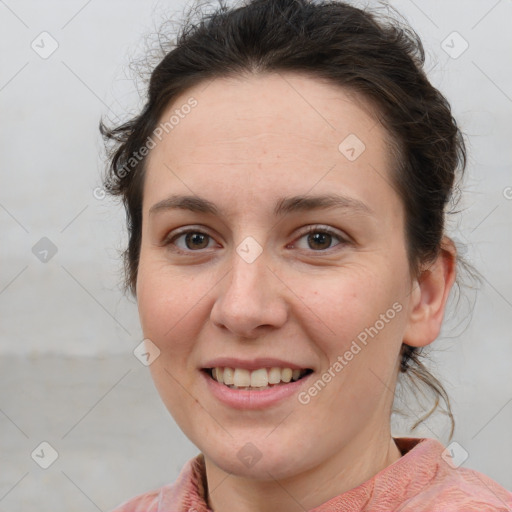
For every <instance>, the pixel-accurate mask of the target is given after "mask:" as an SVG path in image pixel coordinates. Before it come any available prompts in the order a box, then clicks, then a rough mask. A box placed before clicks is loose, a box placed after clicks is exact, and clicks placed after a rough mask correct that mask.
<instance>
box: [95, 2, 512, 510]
mask: <svg viewBox="0 0 512 512" xmlns="http://www.w3.org/2000/svg"><path fill="white" fill-rule="evenodd" d="M423 58H424V55H423V49H422V46H421V42H420V41H419V39H418V38H417V36H416V35H415V33H414V32H413V31H412V30H411V29H408V28H407V27H403V26H401V25H400V24H399V23H398V22H396V21H393V20H384V19H378V18H376V17H375V16H374V15H371V14H370V13H368V12H364V11H362V10H359V9H357V8H354V7H352V6H350V5H347V4H344V3H341V2H314V3H312V2H309V1H307V0H255V1H252V2H250V3H247V4H245V5H244V6H243V7H240V8H231V9H228V8H225V7H221V8H220V9H219V10H218V11H217V12H215V13H213V14H211V15H210V16H205V17H204V18H203V20H202V22H201V23H199V24H198V25H193V26H186V27H184V29H183V30H182V33H181V34H180V37H179V39H178V42H177V45H176V47H175V48H173V49H172V50H170V51H169V52H168V53H167V54H166V55H165V57H164V58H163V59H162V61H161V62H160V63H159V64H158V66H157V67H156V68H155V70H154V71H153V73H152V76H151V80H150V84H149V91H148V99H147V103H146V105H145V107H144V109H143V111H142V112H141V113H140V115H138V116H137V117H135V118H134V119H133V120H132V121H130V122H128V123H126V124H124V125H122V126H119V127H117V128H113V129H108V128H106V127H105V126H103V125H102V127H101V129H102V133H103V134H104V136H105V138H106V140H107V142H108V141H110V142H113V143H114V147H113V148H112V154H111V162H110V167H109V172H108V174H107V176H106V177H105V184H106V186H107V188H108V189H109V191H110V192H111V193H112V194H114V195H118V196H120V197H121V198H122V199H123V201H124V204H125V207H126V212H127V219H128V227H129V235H130V238H129V246H128V249H127V251H126V260H125V264H126V278H127V287H128V288H129V289H130V290H131V291H132V293H133V294H134V296H136V298H137V302H138V308H139V313H140V320H141V325H142V329H143V332H144V336H145V338H146V340H145V344H146V357H147V359H148V362H149V363H150V370H151V373H152V377H153V379H154V382H155V385H156V387H157V389H158V391H159V393H160V395H161V397H162V400H163V401H164V403H165V405H166V407H167V408H168V410H169V411H170V413H171V414H172V416H173V417H174V419H175V420H176V422H177V423H178V425H179V426H180V428H181V429H182V430H183V432H184V433H185V434H186V435H187V436H188V438H189V439H190V440H191V441H192V442H193V443H194V444H195V445H196V446H197V447H198V448H199V450H200V452H201V453H200V454H199V455H198V456H197V457H196V458H194V459H193V460H191V461H189V462H188V463H187V464H186V465H185V467H184V468H183V469H182V471H181V474H180V476H179V478H178V480H177V482H175V483H173V484H169V485H167V486H165V487H162V488H161V489H157V490H154V491H150V492H148V493H146V494H144V495H141V496H137V497H135V498H132V499H130V500H128V501H127V502H125V503H124V504H122V505H120V506H119V508H117V509H116V511H118V512H121V511H131V512H133V511H160V512H163V511H164V510H165V511H173V512H178V511H179V512H181V511H201V512H202V511H207V510H210V511H215V512H224V511H227V510H236V511H263V510H265V511H266V510H279V511H281V512H282V511H299V510H314V511H316V512H320V511H328V510H329V511H330V510H337V511H340V510H343V511H345V510H347V511H349V510H350V511H357V510H368V511H369V510H371V511H384V510H404V511H413V510H414V511H418V510H425V511H426V510H443V511H447V510H464V511H469V510H511V508H512V493H510V492H509V491H507V490H505V489H504V488H503V487H501V486H500V485H499V484H497V483H496V482H494V481H492V480H491V479H490V478H488V477H486V476H485V475H483V474H480V473H478V472H476V471H473V470H469V469H464V468H462V467H457V466H458V464H456V463H455V462H454V460H453V458H454V454H452V453H451V452H450V451H448V452H447V450H445V447H444V446H443V445H442V444H441V443H440V442H439V441H437V440H435V439H430V438H393V437H392V436H391V433H390V414H391V407H392V403H393V398H394V391H395V387H396V383H397V379H398V376H399V373H400V372H402V373H407V372H414V373H415V374H416V375H419V376H421V377H423V378H424V380H427V382H428V384H429V385H430V387H431V389H433V390H434V391H436V392H437V393H439V394H440V395H441V397H445V394H444V390H443V388H442V386H441V385H440V384H439V383H438V382H437V381H436V380H435V379H434V378H433V377H432V376H431V375H430V374H428V372H427V371H426V369H425V368H424V367H423V366H422V365H421V361H420V359H419V357H418V356H419V351H420V349H421V347H425V346H427V345H429V344H430V343H432V342H433V341H434V340H435V339H436V337H437V336H438V335H439V332H440V329H441V325H442V321H443V315H444V312H445V305H446V301H447V298H448V295H449V293H450V290H451V288H452V285H453V284H454V282H455V278H456V264H457V254H456V249H455V246H454V244H453V242H452V241H451V240H450V239H449V238H448V237H447V236H445V234H444V214H445V208H446V206H447V204H448V202H449V199H450V197H451V194H452V192H453V189H454V185H455V183H456V180H457V178H458V177H460V176H458V174H459V175H460V174H461V173H462V171H463V169H464V166H465V148H464V143H463V140H462V136H461V133H460V131H459V129H458V127H457V125H456V122H455V121H454V119H453V118H452V116H451V113H450V108H449V105H448V103H447V101H446V100H445V98H444V97H443V96H442V95H441V93H440V92H439V91H437V90H436V89H435V88H434V87H433V86H432V85H431V84H430V83H429V81H428V80H427V78H426V76H425V74H424V72H423V70H422V64H423ZM446 400H447V398H446ZM447 404H448V409H449V401H448V400H447ZM452 431H453V429H452Z"/></svg>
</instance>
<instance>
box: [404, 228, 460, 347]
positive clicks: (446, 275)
mask: <svg viewBox="0 0 512 512" xmlns="http://www.w3.org/2000/svg"><path fill="white" fill-rule="evenodd" d="M456 259H457V250H456V248H455V244H454V243H453V242H452V241H451V240H450V239H449V238H448V237H444V238H443V241H442V243H441V250H440V251H439V255H438V256H437V258H436V260H435V261H434V262H433V263H431V264H430V265H429V266H428V267H427V268H425V269H424V270H423V271H422V272H421V274H420V276H419V278H418V279H417V280H415V281H414V282H413V289H412V291H411V295H410V308H409V318H408V324H407V328H406V331H405V334H404V338H403V343H405V344H407V345H410V346H413V347H423V346H425V345H428V344H429V343H432V342H433V341H434V340H435V339H436V338H437V337H438V335H439V332H440V331H441V325H442V321H443V317H444V312H445V307H446V302H447V300H448V295H449V293H450V290H451V288H452V286H453V283H454V282H455V276H456Z"/></svg>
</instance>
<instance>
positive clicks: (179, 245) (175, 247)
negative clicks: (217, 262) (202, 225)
mask: <svg viewBox="0 0 512 512" xmlns="http://www.w3.org/2000/svg"><path fill="white" fill-rule="evenodd" d="M211 242H213V238H212V237H211V236H210V235H208V234H206V233H203V232H202V231H198V230H193V229H189V230H187V231H182V232H181V233H178V234H175V235H174V236H170V237H169V238H168V239H167V240H166V241H165V242H164V245H165V246H169V247H170V249H171V250H172V251H174V252H178V253H191V252H198V251H200V250H201V249H208V248H210V247H212V246H211V245H210V243H211Z"/></svg>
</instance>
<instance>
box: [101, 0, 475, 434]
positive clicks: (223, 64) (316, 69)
mask: <svg viewBox="0 0 512 512" xmlns="http://www.w3.org/2000/svg"><path fill="white" fill-rule="evenodd" d="M163 50H164V55H163V58H162V59H161V61H160V62H159V63H158V65H157V66H156V67H155V69H154V70H153V72H152V73H151V77H150V82H149V88H148V93H147V100H146V103H145V106H144V108H143V109H142V111H141V112H140V114H139V115H137V116H135V117H134V118H132V119H131V120H129V121H128V122H126V123H124V124H122V125H120V126H117V127H114V128H107V127H106V126H105V124H104V123H103V122H101V123H100V131H101V133H102V135H103V137H104V140H105V144H106V147H107V150H108V151H109V156H110V161H109V167H108V169H107V173H106V176H105V178H104V184H105V188H106V189H107V191H108V192H109V193H110V194H112V195H115V196H120V197H121V198H122V200H123V203H124V206H125V210H126V216H127V224H128V234H129V242H128V248H127V249H126V251H125V252H124V269H125V291H126V290H128V289H129V290H130V291H131V292H132V294H133V295H135V294H136V280H137V270H138V262H139V253H140V245H141V227H142V189H143V180H144V174H145V169H144V166H145V161H146V158H145V157H140V150H141V148H142V147H143V146H144V145H145V144H146V141H147V139H148V137H150V136H151V135H152V133H153V132H154V130H155V129H156V128H157V126H158V123H159V121H160V118H161V116H162V114H163V111H164V109H166V108H167V107H168V106H169V105H170V104H171V103H172V101H173V99H174V98H176V97H177V96H178V95H179V94H181V93H183V92H184V91H186V90H187V89H189V88H190V87H192V86H195V85H197V84H199V83H201V82H203V81H206V80H210V79H214V78H216V77H228V76H236V75H242V74H246V73H263V72H280V71H283V72H286V71H289V72H300V73H308V74H309V75H310V76H312V77H313V78H315V77H316V78H319V79H327V80H328V81H330V82H331V83H334V84H336V85H339V86H340V87H343V88H345V89H347V88H348V89H350V90H352V91H354V92H356V93H357V94H360V95H361V96H362V97H363V98H365V99H366V100H367V101H369V102H370V103H371V104H372V106H374V107H376V110H377V115H378V116H379V118H380V121H381V122H382V124H383V125H384V126H385V127H386V128H387V131H388V133H389V134H390V136H391V139H392V140H393V141H394V145H395V146H396V147H395V150H394V152H393V155H394V159H395V162H396V166H395V172H394V173H393V176H392V180H393V186H394V187H395V189H396V191H397V193H398V194H399V196H400V198H401V200H402V201H403V204H404V207H405V229H406V233H405V237H406V241H407V248H408V257H409V262H410V266H411V271H412V272H413V273H415V274H417V275H419V273H420V271H421V267H422V266H423V265H425V264H428V263H430V262H432V261H434V259H435V258H436V256H437V255H438V254H439V251H440V250H441V244H442V237H443V234H444V218H445V210H446V206H447V204H448V203H449V202H450V199H451V198H452V192H453V190H454V186H455V183H456V178H457V174H459V177H461V176H462V174H463V171H464V168H465V165H466V152H465V145H464V141H463V137H462V134H461V132H460V130H459V128H458V126H457V123H456V122H455V120H454V118H453V117H452V115H451V110H450V106H449V104H448V102H447V100H446V99H445V97H444V96H443V95H442V94H441V93H440V92H439V91H438V90H437V89H436V88H435V87H433V86H432V85H431V83H430V82H429V80H428V79H427V77H426V75H425V73H424V71H423V65H424V61H425V54H424V49H423V45H422V43H421V40H420V39H419V37H418V35H417V34H416V33H415V32H414V31H413V30H412V29H411V28H410V27H408V26H407V25H406V24H405V23H403V22H400V21H398V20H397V19H395V18H391V17H389V16H377V15H376V14H374V13H372V12H370V11H369V10H362V9H359V8H356V7H354V6H351V5H349V4H347V3H344V2H341V1H332V0H318V1H317V0H252V1H247V2H246V3H245V4H244V5H242V6H240V7H227V6H226V5H225V4H224V3H223V0H219V7H218V9H216V10H214V11H213V12H211V13H210V14H203V15H202V17H201V18H200V19H199V21H198V22H197V23H194V21H193V17H191V16H190V13H189V15H188V16H187V17H186V20H185V22H184V23H183V24H182V26H181V30H180V33H179V34H178V35H177V37H176V42H175V43H173V44H171V45H169V47H168V48H163ZM135 156H137V158H134V157H135ZM420 354H421V349H418V348H416V347H411V346H407V345H405V344H404V345H403V347H402V355H401V357H402V359H401V366H400V371H401V372H403V373H407V374H408V375H409V374H412V375H414V376H415V377H416V378H417V379H418V380H419V381H422V382H423V383H425V384H426V385H427V386H428V387H429V388H430V390H431V391H433V392H434V393H435V395H436V397H437V400H436V404H435V406H434V408H433V409H432V410H431V411H430V412H429V413H428V414H427V415H426V416H424V417H423V418H421V419H420V420H419V421H418V422H417V423H416V425H415V426H417V425H418V424H419V423H420V422H421V421H423V420H424V419H425V418H426V417H428V416H430V414H432V412H433V411H434V409H435V408H436V407H437V405H438V402H439V398H442V399H443V400H444V402H445V404H446V406H447V414H448V416H449V417H450V419H451V424H452V429H451V434H450V438H451V436H452V435H453V430H454V419H453V415H452V413H451V407H450V403H449V398H448V395H447V393H446V391H445V390H444V388H443V386H442V384H441V383H440V382H439V381H438V380H437V379H436V378H435V377H433V376H432V375H431V374H430V372H429V371H428V370H427V369H426V367H425V366H424V365H423V364H422V362H421V360H420V358H419V356H420ZM413 428H415V427H413Z"/></svg>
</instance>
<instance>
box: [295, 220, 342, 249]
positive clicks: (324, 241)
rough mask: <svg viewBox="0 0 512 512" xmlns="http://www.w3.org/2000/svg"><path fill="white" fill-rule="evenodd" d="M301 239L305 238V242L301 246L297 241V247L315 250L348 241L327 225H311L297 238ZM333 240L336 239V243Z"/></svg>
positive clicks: (332, 246) (329, 247)
mask: <svg viewBox="0 0 512 512" xmlns="http://www.w3.org/2000/svg"><path fill="white" fill-rule="evenodd" d="M302 239H305V240H306V244H303V246H302V247H301V245H300V243H297V244H296V245H297V247H298V248H299V249H305V250H313V251H315V252H322V251H327V250H329V249H332V248H334V247H336V246H337V245H340V246H343V245H346V244H347V243H348V241H347V240H346V239H345V238H344V237H343V236H342V235H341V234H339V233H337V232H335V231H333V230H332V229H330V228H328V227H319V226H311V227H310V228H309V229H308V230H307V231H306V232H305V233H303V234H302V235H301V236H300V237H299V238H298V240H299V241H301V240H302ZM335 240H337V241H338V243H334V244H333V242H334V241H335ZM294 245H295V244H294ZM304 245H305V247H304Z"/></svg>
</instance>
